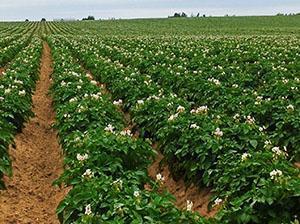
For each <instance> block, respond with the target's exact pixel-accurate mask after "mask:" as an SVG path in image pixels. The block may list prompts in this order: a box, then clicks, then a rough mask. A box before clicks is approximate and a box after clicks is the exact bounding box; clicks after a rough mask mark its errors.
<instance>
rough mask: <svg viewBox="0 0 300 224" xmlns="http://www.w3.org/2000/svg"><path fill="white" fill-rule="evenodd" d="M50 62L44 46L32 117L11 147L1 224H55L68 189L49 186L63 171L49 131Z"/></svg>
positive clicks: (51, 115) (0, 201)
mask: <svg viewBox="0 0 300 224" xmlns="http://www.w3.org/2000/svg"><path fill="white" fill-rule="evenodd" d="M51 66H52V59H51V51H50V48H49V46H48V45H47V44H46V43H44V46H43V55H42V61H41V70H40V81H39V82H38V83H37V88H36V91H35V93H34V95H33V112H34V114H35V116H34V117H33V118H32V119H30V120H29V121H28V123H26V124H25V128H24V129H23V131H22V133H19V134H18V135H17V136H16V137H15V147H10V156H11V159H12V165H13V177H12V178H8V177H5V178H4V180H5V183H6V187H7V190H4V191H0V224H23V223H24V224H29V223H32V224H56V223H59V222H58V220H57V217H56V214H55V210H56V207H57V205H58V204H59V202H60V201H61V200H62V199H63V197H64V196H65V194H66V193H67V189H60V188H58V187H54V186H52V183H53V181H54V180H55V179H57V178H58V177H59V175H60V174H61V173H62V171H63V159H62V151H61V148H60V146H59V143H58V138H57V133H56V131H55V130H53V129H52V127H51V125H52V124H53V123H54V119H55V113H54V111H53V108H52V99H51V97H50V96H49V95H48V91H49V87H50V85H51V81H50V75H51V73H52V68H51Z"/></svg>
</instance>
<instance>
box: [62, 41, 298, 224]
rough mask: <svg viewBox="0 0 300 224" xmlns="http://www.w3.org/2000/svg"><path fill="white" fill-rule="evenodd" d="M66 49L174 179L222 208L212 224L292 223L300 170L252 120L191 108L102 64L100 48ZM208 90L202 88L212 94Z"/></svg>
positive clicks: (136, 76)
mask: <svg viewBox="0 0 300 224" xmlns="http://www.w3.org/2000/svg"><path fill="white" fill-rule="evenodd" d="M66 43H68V44H69V45H70V46H72V48H73V50H74V54H76V55H77V56H78V58H80V59H81V60H82V62H83V63H84V64H85V65H86V66H87V67H88V68H89V69H91V71H92V72H93V73H94V74H97V76H96V78H97V79H98V80H100V81H101V82H104V83H107V84H109V85H108V88H109V89H110V91H111V92H112V94H113V95H114V97H115V100H117V99H122V100H123V102H124V107H125V109H129V111H130V112H131V114H132V117H133V119H134V121H135V122H136V123H137V125H138V126H139V128H141V130H142V134H144V136H145V137H148V136H149V135H150V136H151V137H153V138H154V139H155V140H157V141H159V143H160V148H161V150H162V152H163V153H164V155H165V157H166V159H167V160H168V162H169V164H170V166H171V168H172V169H173V170H174V171H175V172H174V173H176V174H177V175H178V176H184V177H185V178H186V179H187V180H188V181H193V182H197V183H199V184H200V185H201V184H205V185H208V186H213V188H214V192H215V195H216V196H215V197H214V198H213V203H212V204H213V205H218V204H222V209H221V211H220V212H219V214H218V215H217V220H219V221H220V222H221V223H233V222H234V223H262V222H264V223H278V222H285V223H288V222H291V221H294V219H297V217H295V215H297V214H299V212H300V211H299V207H298V206H297V205H298V204H299V202H300V188H299V183H300V178H299V170H297V169H296V168H295V167H293V165H292V163H290V162H289V161H288V159H287V150H286V147H284V145H283V146H280V147H278V145H274V143H272V142H271V141H270V136H269V135H268V133H267V132H266V131H265V128H262V127H261V126H259V125H257V124H256V122H255V120H254V119H253V117H252V116H250V115H247V116H235V117H234V118H232V117H231V116H229V115H228V114H226V113H224V112H222V111H220V110H217V109H214V108H212V109H211V108H208V107H207V106H206V105H202V106H199V107H198V106H197V107H195V104H193V103H191V102H190V101H189V100H187V99H186V98H180V97H177V96H176V94H174V93H173V91H170V89H168V88H167V87H166V88H164V87H165V85H159V84H157V83H156V82H154V81H153V80H152V79H151V77H149V75H144V74H142V73H140V72H139V69H137V68H136V67H134V66H130V65H127V66H124V65H123V64H122V63H120V61H117V60H115V58H113V59H111V58H110V57H107V54H106V53H105V52H103V51H102V50H103V46H102V45H99V44H97V43H94V44H90V45H87V44H86V42H83V44H81V43H80V42H78V41H76V40H69V41H67V42H66ZM110 56H111V57H112V55H110ZM214 85H215V84H214ZM214 85H211V86H207V87H209V88H210V89H209V88H208V89H209V91H211V92H212V94H213V91H216V90H215V89H214ZM212 90H213V91H212ZM219 97H225V98H226V95H223V96H222V95H219ZM294 111H295V108H294V109H293V110H291V111H290V112H291V113H293V112H294ZM298 112H299V111H298ZM298 112H297V113H298ZM286 113H287V111H286ZM287 205H288V206H287ZM279 220H280V221H279Z"/></svg>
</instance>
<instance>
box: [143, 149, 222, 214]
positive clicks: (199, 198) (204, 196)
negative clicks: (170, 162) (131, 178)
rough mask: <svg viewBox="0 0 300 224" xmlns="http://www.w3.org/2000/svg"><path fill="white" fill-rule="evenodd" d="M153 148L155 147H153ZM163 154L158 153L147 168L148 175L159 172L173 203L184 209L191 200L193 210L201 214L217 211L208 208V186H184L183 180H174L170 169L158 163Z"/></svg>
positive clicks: (209, 194)
mask: <svg viewBox="0 0 300 224" xmlns="http://www.w3.org/2000/svg"><path fill="white" fill-rule="evenodd" d="M154 148H155V147H154ZM162 159H163V155H162V154H160V153H158V156H157V158H156V160H155V162H154V163H153V164H152V165H151V166H150V167H149V168H148V173H149V176H150V177H151V178H153V179H156V174H158V173H161V174H162V176H163V177H164V178H165V181H164V184H163V188H165V189H167V190H168V191H169V192H170V193H171V194H173V195H174V197H175V198H176V202H175V205H176V206H177V207H178V208H180V209H186V202H187V200H190V201H192V202H193V204H194V205H193V211H197V212H199V213H200V214H201V215H202V216H206V217H213V216H214V215H215V214H216V213H217V211H218V210H217V208H214V209H212V210H211V211H209V210H208V204H209V202H210V197H211V192H210V189H208V188H202V189H199V187H197V186H194V185H191V186H189V187H186V185H185V183H184V181H183V180H179V181H175V180H174V179H173V178H172V175H171V173H170V170H169V168H168V166H167V165H166V164H163V163H162V165H160V162H161V161H162Z"/></svg>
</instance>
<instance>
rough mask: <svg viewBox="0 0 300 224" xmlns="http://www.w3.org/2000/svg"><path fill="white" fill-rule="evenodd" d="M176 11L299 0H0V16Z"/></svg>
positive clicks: (283, 6) (275, 7)
mask: <svg viewBox="0 0 300 224" xmlns="http://www.w3.org/2000/svg"><path fill="white" fill-rule="evenodd" d="M175 11H180V12H181V11H184V12H186V13H187V14H191V13H194V14H196V13H197V12H200V13H201V14H206V15H217V16H220V15H225V14H229V15H232V14H235V15H272V14H276V13H278V12H282V13H295V12H300V0H246V1H245V0H161V1H158V0H152V1H146V0H109V1H104V0H0V20H24V19H25V18H28V19H30V20H39V19H40V18H42V17H45V18H46V19H48V20H51V19H53V18H76V19H77V18H82V17H85V16H87V15H94V16H95V17H96V18H111V17H115V18H137V17H138V18H148V17H166V16H167V15H171V14H173V13H174V12H175Z"/></svg>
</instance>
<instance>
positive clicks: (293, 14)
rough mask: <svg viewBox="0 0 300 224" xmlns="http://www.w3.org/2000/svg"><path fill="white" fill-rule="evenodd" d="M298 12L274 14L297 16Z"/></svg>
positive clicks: (278, 14)
mask: <svg viewBox="0 0 300 224" xmlns="http://www.w3.org/2000/svg"><path fill="white" fill-rule="evenodd" d="M299 15H300V13H277V14H276V16H299Z"/></svg>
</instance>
